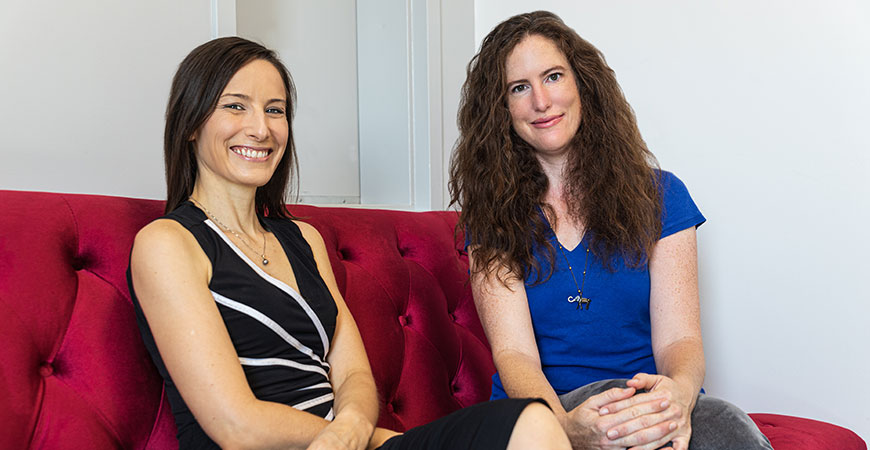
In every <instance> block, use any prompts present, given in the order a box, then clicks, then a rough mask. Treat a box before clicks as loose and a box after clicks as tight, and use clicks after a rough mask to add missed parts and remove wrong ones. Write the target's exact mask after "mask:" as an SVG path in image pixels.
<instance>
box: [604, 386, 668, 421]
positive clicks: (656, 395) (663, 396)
mask: <svg viewBox="0 0 870 450" xmlns="http://www.w3.org/2000/svg"><path fill="white" fill-rule="evenodd" d="M665 401H667V402H668V403H667V404H666V405H664V406H661V408H660V409H665V408H667V407H668V405H669V404H670V392H668V391H656V392H644V393H643V394H637V395H634V396H632V397H630V398H627V399H625V400H619V401H616V402H613V403H608V404H606V405H602V406H601V408H599V409H598V413H599V414H601V415H602V416H603V415H605V414H613V413H617V412H620V411H622V410H624V409H628V408H631V407H632V406H635V405H639V404H641V403H648V402H659V404H661V403H663V402H665Z"/></svg>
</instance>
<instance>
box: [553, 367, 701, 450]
mask: <svg viewBox="0 0 870 450" xmlns="http://www.w3.org/2000/svg"><path fill="white" fill-rule="evenodd" d="M626 384H627V386H628V387H627V388H624V389H620V388H613V389H610V390H608V391H605V392H602V393H601V394H598V395H594V396H592V397H590V398H589V399H587V400H586V401H585V402H583V403H582V404H581V405H580V406H578V407H576V408H574V409H573V410H571V411H570V412H568V421H569V424H568V427H567V431H568V437H569V438H570V439H571V443H572V445H573V446H574V448H594V449H601V450H613V449H625V448H628V449H629V450H654V449H658V448H661V447H662V446H663V445H666V444H667V443H668V442H670V443H671V445H670V446H669V447H664V448H665V449H671V450H688V448H689V439H690V438H691V435H692V428H691V410H692V408H693V407H694V402H695V398H696V395H697V393H694V392H690V391H691V390H692V389H691V388H687V387H684V386H681V385H679V384H678V383H676V382H675V381H674V380H672V379H671V378H668V377H666V376H664V375H649V374H645V373H639V374H637V375H635V376H634V378H632V379H631V380H629V381H628V382H627V383H626Z"/></svg>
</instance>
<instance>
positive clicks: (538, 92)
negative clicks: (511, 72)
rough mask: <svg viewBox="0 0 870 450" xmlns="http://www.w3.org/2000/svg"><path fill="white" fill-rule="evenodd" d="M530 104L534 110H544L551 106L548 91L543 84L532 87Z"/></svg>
mask: <svg viewBox="0 0 870 450" xmlns="http://www.w3.org/2000/svg"><path fill="white" fill-rule="evenodd" d="M532 106H533V107H534V108H535V111H546V110H548V109H549V108H550V106H552V102H551V101H550V93H549V92H547V89H546V88H545V87H544V86H536V87H535V88H533V89H532Z"/></svg>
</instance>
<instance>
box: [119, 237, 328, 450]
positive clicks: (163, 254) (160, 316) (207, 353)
mask: <svg viewBox="0 0 870 450" xmlns="http://www.w3.org/2000/svg"><path fill="white" fill-rule="evenodd" d="M131 269H132V278H133V284H134V286H135V289H136V294H137V297H138V299H139V302H140V304H141V306H142V310H143V312H144V313H145V317H146V319H147V321H148V325H149V326H150V328H151V331H152V333H153V335H154V339H155V341H156V343H157V347H158V349H159V351H160V355H161V357H162V358H163V362H164V364H165V365H166V368H167V369H168V370H169V373H170V375H171V376H172V380H173V381H174V382H175V384H176V386H177V387H178V390H179V392H180V393H181V395H182V397H183V398H184V401H185V403H186V404H187V406H188V407H189V408H190V410H191V412H192V413H193V415H194V417H196V420H197V422H198V423H199V424H200V426H202V428H203V430H204V431H205V432H206V433H207V434H208V435H209V437H211V438H212V439H213V440H214V441H215V442H216V443H217V444H218V445H220V446H221V447H223V448H272V447H284V448H305V447H306V446H307V445H308V444H309V443H310V442H311V441H312V440H313V439H314V437H315V436H316V435H317V433H319V432H320V431H321V430H322V429H323V428H324V427H326V425H327V424H328V422H327V421H325V420H324V419H322V418H320V417H317V416H315V415H313V414H310V413H307V412H304V411H299V410H296V409H293V408H291V407H289V406H287V405H283V404H278V403H273V402H266V401H261V400H258V399H257V398H256V397H255V396H254V394H253V392H252V391H251V389H250V387H249V386H248V383H247V380H246V378H245V375H244V372H243V370H242V367H241V365H240V364H239V359H238V355H237V354H236V351H235V348H234V347H233V344H232V342H231V340H230V337H229V334H228V332H227V329H226V326H225V325H224V323H223V320H222V318H221V316H220V313H219V311H218V309H217V306H216V305H215V302H214V299H213V298H212V296H211V293H210V291H209V289H208V283H209V280H210V278H211V264H210V262H209V261H208V258H207V257H206V255H205V254H204V253H203V252H202V249H201V248H200V247H199V245H198V243H197V242H196V240H195V238H194V237H193V236H192V235H191V234H190V233H189V232H188V231H187V230H185V229H184V228H183V227H182V226H181V225H179V224H178V223H176V222H174V221H171V220H159V221H156V222H153V223H152V224H150V225H148V226H147V227H145V228H144V229H142V231H140V232H139V234H138V235H137V236H136V240H135V242H134V246H133V253H132V256H131Z"/></svg>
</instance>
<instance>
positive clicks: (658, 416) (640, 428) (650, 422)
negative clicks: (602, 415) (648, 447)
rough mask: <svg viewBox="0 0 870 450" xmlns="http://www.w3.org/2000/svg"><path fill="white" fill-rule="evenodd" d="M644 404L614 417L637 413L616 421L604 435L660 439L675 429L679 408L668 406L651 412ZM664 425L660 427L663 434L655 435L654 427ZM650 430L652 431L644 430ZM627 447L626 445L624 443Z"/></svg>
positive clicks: (617, 437) (612, 437) (614, 438)
mask: <svg viewBox="0 0 870 450" xmlns="http://www.w3.org/2000/svg"><path fill="white" fill-rule="evenodd" d="M645 406H646V405H639V406H638V407H636V408H632V409H631V410H627V411H625V412H623V413H620V414H619V415H617V416H614V418H617V417H618V416H620V415H621V416H622V417H618V418H625V417H626V415H627V414H637V416H635V417H630V416H629V418H628V419H626V420H624V421H621V422H619V423H618V425H616V426H614V427H611V428H609V429H608V430H607V433H606V436H607V437H608V438H609V439H612V440H616V439H619V438H620V437H629V436H632V435H637V436H638V437H645V436H649V439H660V438H661V437H663V436H665V434H668V433H670V432H672V431H674V430H676V429H677V427H678V424H677V423H676V422H675V419H678V418H679V416H680V410H679V408H676V407H674V408H668V409H666V410H664V411H662V412H652V411H650V410H649V409H647V408H645ZM661 426H664V428H662V429H660V431H662V432H663V433H664V434H661V435H657V434H656V432H655V429H656V428H657V427H661ZM645 430H652V431H645ZM637 443H641V444H642V443H644V442H641V441H637ZM626 447H628V445H626Z"/></svg>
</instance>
